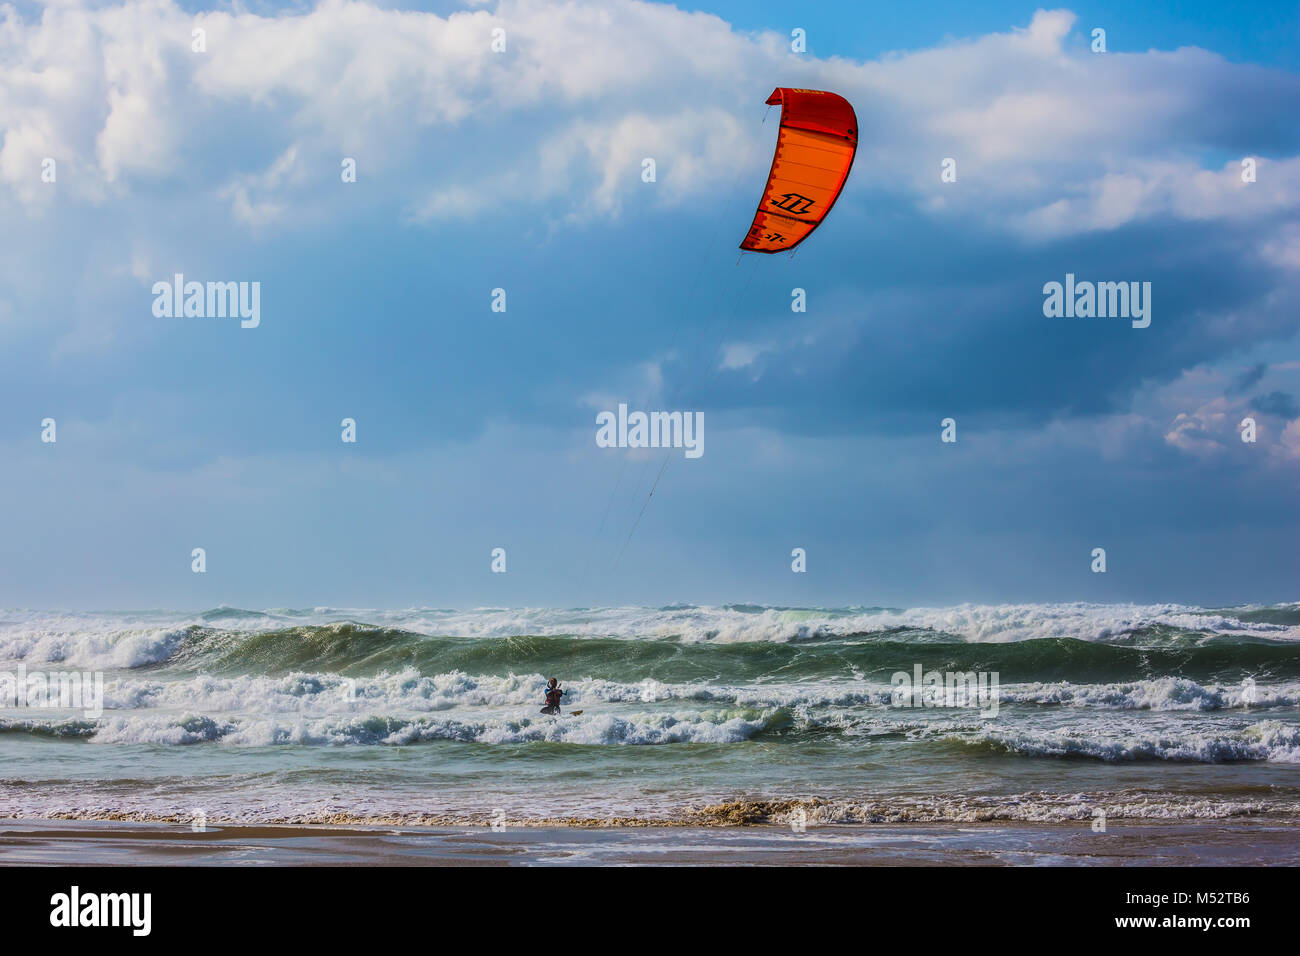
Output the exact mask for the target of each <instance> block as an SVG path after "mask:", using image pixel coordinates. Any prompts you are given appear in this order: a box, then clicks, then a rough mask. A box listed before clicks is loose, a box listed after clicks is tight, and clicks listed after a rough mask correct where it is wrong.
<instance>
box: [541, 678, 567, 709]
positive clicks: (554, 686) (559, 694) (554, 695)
mask: <svg viewBox="0 0 1300 956" xmlns="http://www.w3.org/2000/svg"><path fill="white" fill-rule="evenodd" d="M566 693H567V691H563V690H560V682H559V681H558V680H556V679H555V678H554V677H552V678H551V679H550V681H548V682H547V684H546V706H545V707H543V708H542V713H543V714H558V713H559V712H560V700H561V699H562V698H563V697H564V695H565V694H566Z"/></svg>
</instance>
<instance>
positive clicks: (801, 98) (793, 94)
mask: <svg viewBox="0 0 1300 956" xmlns="http://www.w3.org/2000/svg"><path fill="white" fill-rule="evenodd" d="M767 102H768V105H769V106H775V105H776V104H778V103H779V104H780V105H781V131H780V132H779V133H778V134H777V139H776V155H775V156H773V157H772V170H771V172H769V173H768V175H767V186H766V187H765V188H764V189H763V198H762V199H760V200H759V203H758V211H757V212H756V213H754V223H753V225H751V226H750V227H749V235H747V236H745V241H744V242H742V243H741V244H740V248H742V249H747V250H749V251H750V252H769V253H770V252H783V251H785V250H787V249H793V248H794V247H795V246H797V245H799V243H801V242H803V241H804V240H805V239H807V238H808V235H809V234H810V233H811V232H812V231H813V230H814V229H816V228H817V227H818V226H819V225H821V223H822V220H824V219H825V218H826V214H827V213H829V212H830V211H831V207H832V206H833V205H835V200H836V199H838V198H839V195H840V190H841V189H843V188H844V182H845V180H847V179H848V178H849V170H850V169H851V168H852V167H853V155H854V154H855V153H856V152H857V150H858V117H857V115H856V114H855V113H854V112H853V107H852V106H850V105H849V101H848V100H846V99H845V98H844V97H842V96H839V95H838V94H835V93H826V92H824V91H822V90H795V89H789V88H787V87H777V89H776V90H774V91H773V92H772V95H771V96H769V97H768V98H767Z"/></svg>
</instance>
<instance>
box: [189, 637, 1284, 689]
mask: <svg viewBox="0 0 1300 956" xmlns="http://www.w3.org/2000/svg"><path fill="white" fill-rule="evenodd" d="M1160 630H1161V633H1160V634H1159V635H1156V634H1148V635H1146V636H1147V637H1148V638H1149V639H1150V640H1151V641H1152V642H1153V643H1151V644H1149V645H1144V644H1143V643H1141V640H1142V637H1143V635H1142V634H1132V635H1128V636H1126V637H1125V639H1124V642H1123V643H1119V644H1116V643H1101V642H1092V641H1081V640H1076V639H1073V638H1044V639H1036V640H1027V641H1018V642H1015V643H1000V644H980V643H969V642H963V641H958V640H954V639H953V638H952V637H951V636H950V635H943V634H939V633H936V632H932V631H912V630H909V629H905V628H895V629H893V630H889V631H883V632H873V633H871V634H853V635H846V636H843V637H838V638H823V639H819V640H815V641H801V642H789V643H781V642H748V643H721V642H698V643H691V642H683V641H681V640H679V639H677V638H673V637H668V638H657V639H645V638H639V639H635V640H621V639H617V638H607V637H601V638H595V637H577V636H568V635H545V636H542V635H518V636H515V637H501V638H497V637H493V638H487V637H474V638H468V637H453V636H440V637H436V636H435V637H430V636H427V635H422V634H415V633H412V632H409V631H403V630H398V629H392V628H383V627H375V626H370V625H364V624H356V623H340V624H330V625H323V626H302V627H290V628H284V629H281V630H274V631H266V632H262V633H257V634H248V633H246V632H233V631H223V630H220V629H215V628H208V627H197V626H196V627H192V628H190V630H189V632H188V633H187V635H186V637H185V639H184V640H183V641H182V642H181V645H180V646H179V648H178V649H177V651H176V652H175V653H174V654H173V656H172V657H171V659H170V660H169V661H168V662H167V664H166V666H169V667H179V668H182V669H187V670H205V671H216V672H224V673H239V674H265V675H272V676H274V675H282V674H288V673H291V672H294V671H314V672H328V673H339V674H345V675H351V676H369V675H373V674H377V673H381V672H384V671H388V672H392V671H395V670H399V669H405V668H414V669H415V670H417V671H418V672H419V673H421V674H423V675H433V674H441V673H447V672H449V671H454V670H460V671H464V672H466V673H471V674H502V675H504V674H509V673H534V672H536V673H542V674H548V675H555V676H558V677H560V678H562V679H577V678H582V677H601V678H605V679H609V680H617V681H640V680H646V679H651V680H657V681H663V682H668V683H684V682H689V681H709V682H713V683H739V682H750V681H757V680H765V679H767V680H781V681H797V680H804V679H807V680H813V679H821V678H828V677H850V676H856V675H860V676H861V677H862V678H863V679H866V680H872V681H882V682H886V683H887V682H888V681H889V679H890V676H891V675H892V674H893V673H895V672H897V671H908V672H911V671H912V670H913V668H914V667H915V666H916V665H918V664H919V665H920V666H921V668H922V670H924V671H929V670H939V671H972V670H973V671H996V672H998V673H999V675H1000V679H1001V681H1002V682H1003V683H1012V682H1022V681H1058V680H1059V681H1066V680H1068V681H1072V682H1074V683H1089V682H1101V681H1123V680H1139V679H1145V678H1157V677H1186V678H1188V679H1191V680H1195V681H1198V682H1204V681H1207V680H1211V681H1218V682H1236V681H1240V680H1241V679H1242V678H1244V677H1254V678H1255V679H1257V680H1286V679H1297V678H1300V648H1297V646H1296V645H1295V643H1294V642H1280V641H1268V640H1263V639H1260V638H1246V639H1242V638H1230V637H1213V638H1211V637H1209V636H1208V635H1206V634H1204V633H1202V632H1186V633H1184V634H1182V635H1170V634H1169V633H1167V631H1168V629H1163V628H1162V629H1160Z"/></svg>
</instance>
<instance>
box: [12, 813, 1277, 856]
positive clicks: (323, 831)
mask: <svg viewBox="0 0 1300 956" xmlns="http://www.w3.org/2000/svg"><path fill="white" fill-rule="evenodd" d="M594 864H614V865H718V864H721V865H751V866H765V865H849V866H862V865H866V866H900V865H901V866H917V865H922V866H1098V865H1104V866H1196V865H1204V866H1211V865H1215V866H1222V865H1291V866H1295V865H1300V825H1297V824H1296V823H1295V822H1290V821H1288V822H1280V821H1265V820H1250V821H1234V822H1232V823H1231V824H1224V823H1223V822H1220V821H1205V822H1201V823H1185V822H1184V823H1167V824H1154V825H1152V824H1113V825H1111V826H1110V827H1109V828H1108V830H1107V832H1105V833H1093V832H1091V831H1090V830H1089V829H1088V828H1087V827H1081V826H1073V825H1061V824H1036V825H1023V824H1017V825H1014V826H1003V825H979V824H975V825H969V826H949V825H921V826H895V825H886V826H818V827H809V828H808V830H807V831H806V832H804V833H795V832H792V831H791V830H790V828H788V827H780V826H774V825H760V826H751V827H721V828H719V827H663V828H652V829H638V828H626V827H611V828H605V829H596V828H557V827H507V828H505V829H504V830H502V831H493V830H492V829H491V828H490V827H456V828H402V829H389V828H378V827H376V828H369V827H365V828H332V827H320V826H216V827H209V828H208V829H207V830H205V831H202V832H195V831H193V830H191V829H190V828H189V827H186V826H179V825H164V824H147V823H126V822H117V821H78V820H35V819H29V820H21V819H20V820H9V821H5V822H4V823H0V865H5V866H15V865H61V866H76V865H101V866H102V865H113V866H116V865H153V866H159V865H162V866H166V865H175V866H213V865H235V866H241V865H244V866H266V865H272V866H565V865H568V866H574V865H579V866H580V865H594Z"/></svg>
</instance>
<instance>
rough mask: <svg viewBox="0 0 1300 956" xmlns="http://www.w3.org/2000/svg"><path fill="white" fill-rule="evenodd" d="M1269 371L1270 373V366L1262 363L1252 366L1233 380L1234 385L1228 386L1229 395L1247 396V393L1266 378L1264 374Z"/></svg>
mask: <svg viewBox="0 0 1300 956" xmlns="http://www.w3.org/2000/svg"><path fill="white" fill-rule="evenodd" d="M1267 371H1268V365H1266V364H1265V363H1264V362H1260V363H1259V364H1258V365H1252V366H1251V367H1250V368H1248V369H1246V370H1245V371H1243V372H1242V373H1241V374H1240V375H1238V376H1237V377H1236V378H1234V379H1233V380H1232V384H1231V385H1229V386H1228V391H1227V394H1228V395H1244V394H1246V392H1248V391H1250V390H1251V389H1252V388H1254V387H1255V386H1256V385H1258V384H1259V380H1260V379H1262V378H1263V377H1264V373H1265V372H1267Z"/></svg>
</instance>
